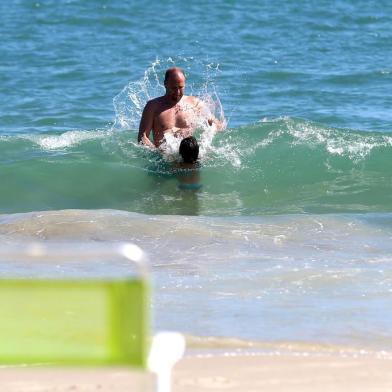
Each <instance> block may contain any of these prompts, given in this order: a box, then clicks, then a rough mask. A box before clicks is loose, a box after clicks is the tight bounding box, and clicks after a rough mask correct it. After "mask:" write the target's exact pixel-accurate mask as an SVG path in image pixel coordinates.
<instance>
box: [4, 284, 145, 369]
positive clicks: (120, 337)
mask: <svg viewBox="0 0 392 392" xmlns="http://www.w3.org/2000/svg"><path fill="white" fill-rule="evenodd" d="M148 313H149V287H148V281H147V280H146V279H143V278H134V277H132V278H129V279H111V280H103V279H102V280H100V279H84V280H83V279H80V280H79V279H62V280H57V279H45V280H42V279H3V280H1V279H0V363H2V364H30V365H31V364H37V365H130V366H135V367H142V368H145V367H146V358H147V353H148V348H149V347H148V345H149V336H150V335H149V314H148Z"/></svg>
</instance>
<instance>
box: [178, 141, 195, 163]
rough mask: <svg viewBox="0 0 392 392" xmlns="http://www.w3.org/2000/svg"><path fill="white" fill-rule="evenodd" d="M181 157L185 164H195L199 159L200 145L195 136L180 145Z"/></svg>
mask: <svg viewBox="0 0 392 392" xmlns="http://www.w3.org/2000/svg"><path fill="white" fill-rule="evenodd" d="M180 155H181V156H182V159H183V161H184V163H195V162H196V161H197V158H198V157H199V144H198V143H197V140H196V139H195V138H194V137H193V136H189V137H186V138H185V139H182V141H181V144H180Z"/></svg>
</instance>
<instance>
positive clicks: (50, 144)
mask: <svg viewBox="0 0 392 392" xmlns="http://www.w3.org/2000/svg"><path fill="white" fill-rule="evenodd" d="M107 135H108V132H107V131H68V132H64V133H62V134H60V135H28V136H24V138H25V139H28V140H30V141H32V142H33V143H36V144H38V145H39V146H40V147H41V148H42V149H44V150H57V149H64V148H68V147H72V146H76V145H78V144H80V143H82V142H85V141H88V140H94V139H102V138H104V137H105V136H107Z"/></svg>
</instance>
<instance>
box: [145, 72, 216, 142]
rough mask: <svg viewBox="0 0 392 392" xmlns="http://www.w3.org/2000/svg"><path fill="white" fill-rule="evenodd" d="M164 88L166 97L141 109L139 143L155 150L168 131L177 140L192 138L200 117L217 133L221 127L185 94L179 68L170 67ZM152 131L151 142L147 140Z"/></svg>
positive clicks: (183, 81)
mask: <svg viewBox="0 0 392 392" xmlns="http://www.w3.org/2000/svg"><path fill="white" fill-rule="evenodd" d="M164 85H165V89H166V93H165V95H163V96H161V97H158V98H155V99H152V100H151V101H148V102H147V104H146V106H145V108H144V110H143V114H142V118H141V120H140V126H139V135H138V142H139V143H142V144H144V145H146V146H149V147H157V148H158V147H159V146H160V145H161V144H162V143H163V142H164V138H165V134H166V133H168V132H170V133H172V134H174V135H175V136H177V137H180V138H184V137H188V136H191V135H192V133H193V131H194V130H195V128H196V127H197V125H198V124H200V120H202V119H203V117H204V120H206V123H207V124H208V126H213V124H215V126H216V129H217V130H221V129H222V128H223V127H224V124H223V123H222V122H221V121H219V120H217V119H216V118H214V116H213V115H212V114H211V113H210V111H209V110H208V108H207V107H206V105H205V104H204V103H203V102H202V101H201V100H200V99H198V98H196V97H192V96H186V95H184V92H185V75H184V72H183V70H182V69H181V68H178V67H173V68H169V69H168V70H167V71H166V74H165V81H164ZM151 130H152V136H153V142H152V141H151V140H150V132H151Z"/></svg>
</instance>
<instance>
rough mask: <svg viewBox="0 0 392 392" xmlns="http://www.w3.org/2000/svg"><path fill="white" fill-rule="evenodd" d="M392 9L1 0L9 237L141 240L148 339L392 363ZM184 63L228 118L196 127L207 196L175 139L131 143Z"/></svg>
mask: <svg viewBox="0 0 392 392" xmlns="http://www.w3.org/2000/svg"><path fill="white" fill-rule="evenodd" d="M391 15H392V5H391V4H390V3H389V2H387V1H377V2H374V1H368V2H365V1H360V2H357V1H353V0H351V1H332V2H329V1H328V2H327V1H321V2H320V1H318V2H316V1H304V2H300V3H298V2H294V1H283V2H276V3H272V2H267V1H262V2H253V1H252V2H251V1H241V2H239V1H238V2H236V1H223V0H218V1H216V2H213V3H212V2H204V1H198V2H196V1H191V2H187V4H184V3H183V2H180V1H170V2H154V3H151V4H149V5H148V6H147V5H145V4H142V3H140V2H133V1H131V2H121V1H118V0H113V1H110V2H109V1H107V2H94V1H84V2H81V1H60V2H56V1H16V0H14V1H11V2H3V3H1V4H0V18H1V23H0V37H1V42H2V43H1V45H0V102H1V104H0V164H1V168H0V182H1V184H2V185H1V192H0V214H1V215H0V240H1V241H2V242H3V243H12V242H15V241H20V240H23V241H28V240H31V239H41V240H52V239H53V240H70V239H71V240H72V239H77V240H80V239H82V240H84V241H86V242H87V243H94V242H96V241H103V240H109V241H120V240H121V241H132V242H135V243H137V244H139V245H140V246H141V247H142V248H143V249H145V250H146V251H147V253H148V254H149V256H150V260H151V267H152V274H153V278H154V282H155V294H156V295H155V297H154V298H155V299H154V305H153V308H154V313H155V321H154V325H155V327H156V328H157V329H176V330H180V331H183V332H185V333H186V334H188V335H192V336H194V337H195V338H194V344H195V345H196V346H197V345H198V344H201V343H200V341H199V340H198V339H201V340H203V339H206V338H209V340H208V342H211V338H212V337H218V338H226V340H225V342H226V343H222V340H220V342H221V343H218V342H215V344H216V345H220V344H230V343H229V342H230V338H238V339H243V340H251V341H254V342H259V343H258V344H259V345H260V346H263V345H264V346H265V347H266V346H268V345H270V346H268V347H275V348H276V349H278V348H282V347H286V348H287V347H294V346H295V344H298V345H304V346H303V347H307V350H308V349H309V347H313V348H314V347H320V345H328V347H332V346H333V347H335V346H336V347H339V350H342V347H343V348H344V349H345V350H346V352H349V351H350V350H354V351H353V352H356V351H355V350H357V349H358V350H359V349H362V348H364V347H365V348H366V349H367V350H369V351H371V350H373V351H377V353H383V355H384V354H387V355H390V353H392V347H391V344H390V342H391V337H392V318H391V316H390V315H389V308H390V306H391V304H392V245H391V240H392V174H391V173H392V170H391V169H392V166H391V158H392V127H391V125H392V115H391V112H390V107H391V104H392V95H391V93H390V91H391V87H392V68H391V64H392V50H391V49H392V23H391V22H392V16H391ZM173 65H177V66H181V67H183V68H184V69H185V71H186V74H187V77H188V80H187V82H188V84H187V93H188V94H193V95H197V96H200V97H201V98H202V99H204V100H206V101H207V102H208V103H209V105H210V107H211V109H212V110H214V111H215V113H216V115H217V117H220V118H223V117H225V118H226V119H227V121H228V127H227V129H226V130H225V131H224V132H222V133H219V134H217V135H216V136H215V137H212V135H210V134H208V132H207V131H205V130H203V129H199V130H198V131H197V132H196V136H197V137H198V139H199V141H200V143H201V168H200V178H201V183H202V188H201V189H200V190H199V191H197V192H190V191H184V190H180V189H179V188H178V183H179V179H178V177H177V176H176V173H175V172H174V171H173V165H172V161H173V160H175V159H176V154H175V146H173V149H174V153H172V154H167V155H164V156H161V155H160V154H154V153H152V152H150V151H147V150H146V149H144V148H142V147H140V146H138V145H137V143H136V136H137V131H136V130H137V128H138V122H139V119H140V114H141V110H142V109H143V106H144V104H145V102H146V100H147V99H149V98H152V97H155V96H157V95H159V94H161V93H162V92H163V87H162V78H163V74H164V71H165V69H166V68H167V67H169V66H173ZM26 268H27V270H28V271H31V270H32V266H30V265H29V266H21V265H14V264H12V263H6V262H4V263H3V266H2V268H1V274H2V275H4V276H8V275H13V274H19V273H20V272H21V271H22V270H23V271H26ZM37 268H38V266H37ZM39 268H43V267H42V266H41V267H39ZM112 268H113V266H110V265H109V264H108V265H107V266H106V267H105V266H104V267H102V266H101V267H100V274H103V275H105V273H108V274H109V273H110V272H111V269H112ZM40 271H41V272H42V273H43V274H45V271H44V270H40ZM59 271H60V272H61V268H60V270H59ZM205 342H206V340H204V343H203V344H205ZM237 344H238V342H237ZM264 346H263V347H264ZM295 347H297V346H295ZM298 347H299V346H298ZM301 347H302V346H301Z"/></svg>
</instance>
